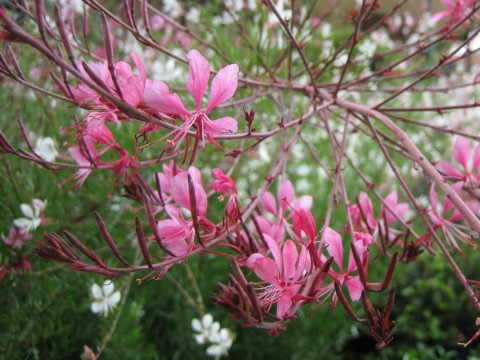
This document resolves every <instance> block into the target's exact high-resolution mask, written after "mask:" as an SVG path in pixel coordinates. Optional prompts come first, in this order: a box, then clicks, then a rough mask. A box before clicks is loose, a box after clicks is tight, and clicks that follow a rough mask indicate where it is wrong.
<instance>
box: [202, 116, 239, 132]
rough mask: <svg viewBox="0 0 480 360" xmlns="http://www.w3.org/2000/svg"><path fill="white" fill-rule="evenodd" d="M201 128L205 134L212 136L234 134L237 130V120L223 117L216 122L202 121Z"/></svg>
mask: <svg viewBox="0 0 480 360" xmlns="http://www.w3.org/2000/svg"><path fill="white" fill-rule="evenodd" d="M203 127H204V129H205V132H206V133H207V134H211V135H213V136H217V135H226V134H234V133H236V132H237V130H238V123H237V120H235V119H234V118H231V117H228V116H227V117H223V118H220V119H217V120H210V119H205V120H203Z"/></svg>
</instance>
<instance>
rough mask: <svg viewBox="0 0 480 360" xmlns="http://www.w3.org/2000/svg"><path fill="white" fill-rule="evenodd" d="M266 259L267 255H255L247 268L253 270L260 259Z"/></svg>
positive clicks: (251, 257) (248, 261)
mask: <svg viewBox="0 0 480 360" xmlns="http://www.w3.org/2000/svg"><path fill="white" fill-rule="evenodd" d="M264 257H265V255H262V254H260V253H255V254H252V255H250V256H249V257H248V259H247V264H246V265H247V267H249V268H250V269H253V267H254V266H255V263H256V262H257V260H258V259H263V258H264Z"/></svg>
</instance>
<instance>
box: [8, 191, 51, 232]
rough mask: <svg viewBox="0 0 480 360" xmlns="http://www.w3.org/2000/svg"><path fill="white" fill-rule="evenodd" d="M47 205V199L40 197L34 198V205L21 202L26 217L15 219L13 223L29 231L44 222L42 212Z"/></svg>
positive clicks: (21, 208)
mask: <svg viewBox="0 0 480 360" xmlns="http://www.w3.org/2000/svg"><path fill="white" fill-rule="evenodd" d="M45 206H47V201H46V200H45V201H42V200H39V199H33V201H32V205H29V204H21V205H20V210H21V211H22V214H23V215H24V216H25V217H21V218H18V219H15V220H13V224H14V225H15V226H16V227H18V228H21V229H23V230H24V231H25V232H26V233H29V232H30V231H32V230H34V229H36V228H37V227H39V226H40V224H41V223H42V216H43V214H42V213H43V211H44V210H45Z"/></svg>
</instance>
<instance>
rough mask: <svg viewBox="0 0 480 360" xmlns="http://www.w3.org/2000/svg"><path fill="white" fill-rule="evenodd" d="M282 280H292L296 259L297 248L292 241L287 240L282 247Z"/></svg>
mask: <svg viewBox="0 0 480 360" xmlns="http://www.w3.org/2000/svg"><path fill="white" fill-rule="evenodd" d="M282 257H283V278H284V279H285V280H288V279H292V278H293V277H294V276H295V264H296V263H297V259H298V252H297V247H296V246H295V244H294V242H293V241H292V240H287V241H286V242H285V244H284V245H283V254H282Z"/></svg>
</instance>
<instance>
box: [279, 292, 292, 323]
mask: <svg viewBox="0 0 480 360" xmlns="http://www.w3.org/2000/svg"><path fill="white" fill-rule="evenodd" d="M291 306H292V299H291V298H289V297H285V298H283V297H282V298H281V299H280V300H278V302H277V317H279V318H280V319H283V317H284V316H285V315H288V311H289V310H290V307H291Z"/></svg>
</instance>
